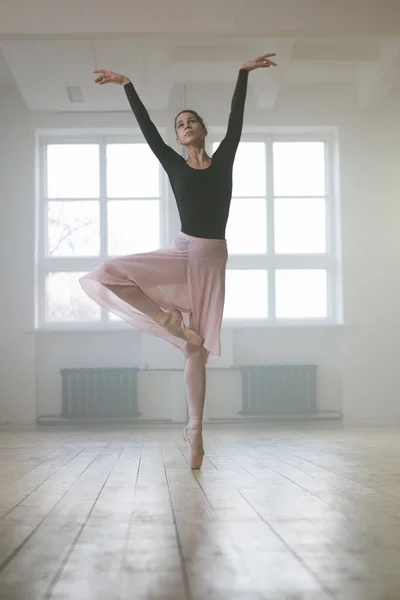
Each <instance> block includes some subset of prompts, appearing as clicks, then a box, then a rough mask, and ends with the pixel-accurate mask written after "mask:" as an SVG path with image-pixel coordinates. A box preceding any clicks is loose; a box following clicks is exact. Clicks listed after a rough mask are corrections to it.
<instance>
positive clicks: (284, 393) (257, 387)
mask: <svg viewBox="0 0 400 600" xmlns="http://www.w3.org/2000/svg"><path fill="white" fill-rule="evenodd" d="M240 371H241V374H242V410H241V411H240V414H242V415H302V414H307V413H315V412H317V392H316V387H317V386H316V379H317V366H316V365H262V366H256V367H254V366H251V367H240Z"/></svg>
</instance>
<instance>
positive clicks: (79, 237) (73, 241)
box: [47, 200, 100, 256]
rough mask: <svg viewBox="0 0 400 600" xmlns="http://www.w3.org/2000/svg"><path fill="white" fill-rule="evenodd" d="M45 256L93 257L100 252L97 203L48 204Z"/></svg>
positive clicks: (65, 202)
mask: <svg viewBox="0 0 400 600" xmlns="http://www.w3.org/2000/svg"><path fill="white" fill-rule="evenodd" d="M47 230H48V238H47V243H48V251H47V254H48V256H95V255H97V254H99V252H100V221H99V202H98V201H94V200H75V201H62V200H57V201H53V202H52V201H50V202H49V204H48V211H47Z"/></svg>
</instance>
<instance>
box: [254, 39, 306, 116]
mask: <svg viewBox="0 0 400 600" xmlns="http://www.w3.org/2000/svg"><path fill="white" fill-rule="evenodd" d="M295 41H296V40H295V39H275V40H272V39H268V40H265V44H264V46H263V49H262V50H261V48H260V50H261V51H262V53H267V52H268V53H269V52H275V53H276V57H275V61H276V63H277V65H278V66H277V67H269V68H268V69H265V70H264V69H260V71H256V72H255V73H254V74H253V78H252V82H251V83H252V86H253V89H254V92H255V97H256V102H257V105H258V107H259V108H273V107H274V106H275V103H276V101H277V99H278V95H279V91H280V89H281V86H282V82H283V80H284V77H285V73H286V72H287V69H288V67H289V65H290V62H291V59H292V52H293V47H294V44H295Z"/></svg>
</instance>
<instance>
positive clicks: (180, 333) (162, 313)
mask: <svg viewBox="0 0 400 600" xmlns="http://www.w3.org/2000/svg"><path fill="white" fill-rule="evenodd" d="M103 285H104V286H105V287H106V288H107V289H109V290H110V291H111V292H113V294H115V295H116V296H118V297H119V298H121V300H124V302H126V303H127V304H129V305H130V306H133V308H136V309H137V310H138V311H139V312H141V313H143V314H145V315H147V316H148V317H150V319H152V320H153V321H155V322H156V323H158V325H160V326H161V327H164V328H165V329H166V330H167V331H168V332H169V333H171V334H172V335H175V336H176V337H179V338H181V339H183V340H186V341H187V342H190V343H191V344H196V345H201V344H202V343H203V338H202V337H201V336H200V335H198V334H197V333H196V332H195V331H193V330H192V329H189V327H186V325H185V323H184V321H183V316H182V313H181V312H179V310H163V309H162V308H161V306H158V305H157V304H156V303H155V302H153V300H152V299H151V298H149V296H147V295H146V294H145V293H144V292H143V290H141V289H140V288H139V287H138V286H137V285H110V284H103Z"/></svg>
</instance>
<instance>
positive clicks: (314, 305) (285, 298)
mask: <svg viewBox="0 0 400 600" xmlns="http://www.w3.org/2000/svg"><path fill="white" fill-rule="evenodd" d="M275 282H276V316H277V318H281V319H285V318H294V319H296V318H317V317H320V318H323V317H326V316H327V272H326V271H325V270H323V269H293V270H290V269H281V270H277V271H276V275H275Z"/></svg>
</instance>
